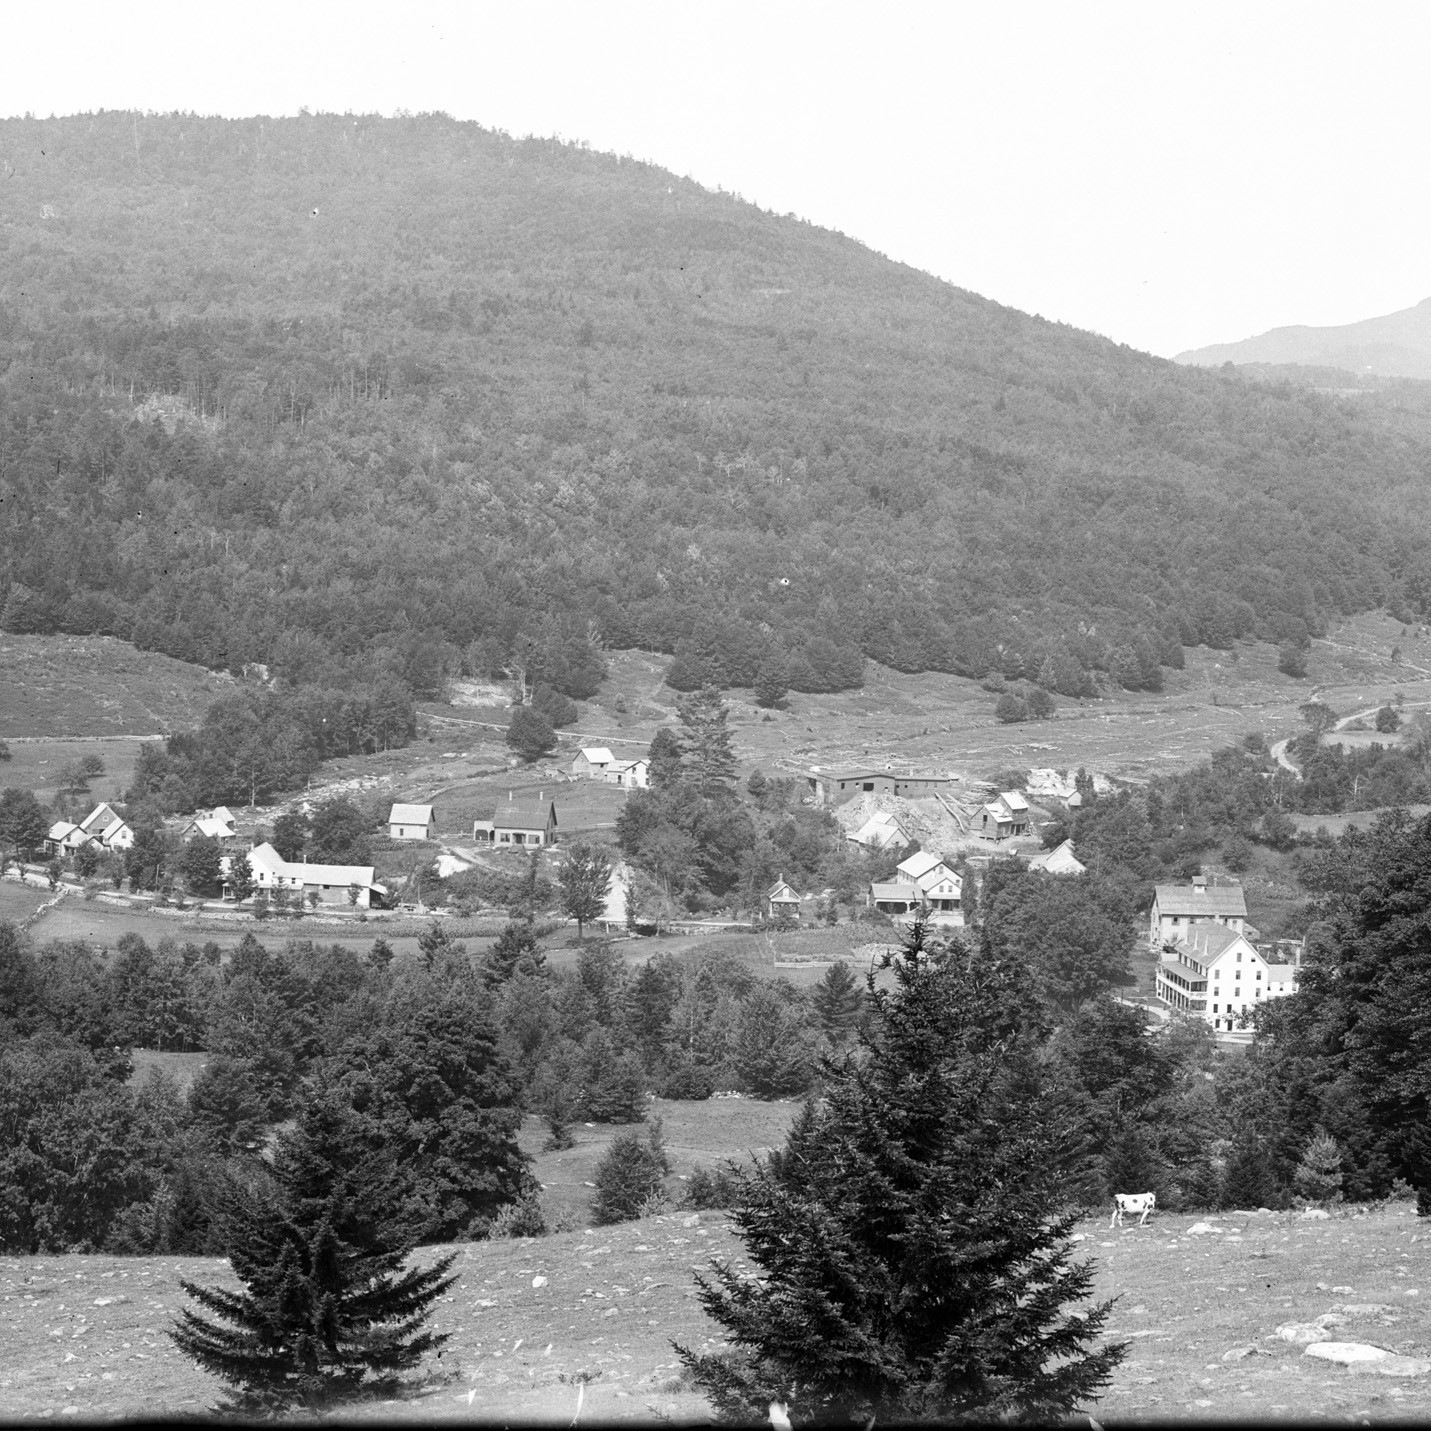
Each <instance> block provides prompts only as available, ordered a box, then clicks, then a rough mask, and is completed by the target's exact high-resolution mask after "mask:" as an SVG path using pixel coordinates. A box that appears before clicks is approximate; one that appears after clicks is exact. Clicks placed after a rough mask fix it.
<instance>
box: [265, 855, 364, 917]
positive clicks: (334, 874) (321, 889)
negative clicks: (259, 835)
mask: <svg viewBox="0 0 1431 1431" xmlns="http://www.w3.org/2000/svg"><path fill="white" fill-rule="evenodd" d="M248 867H249V869H250V871H251V872H252V874H253V883H254V887H255V889H256V890H264V891H267V892H269V893H272V892H273V891H274V890H280V889H281V890H286V891H287V892H288V893H289V894H291V895H295V896H297V897H298V898H300V899H302V900H304V901H305V902H308V903H311V902H312V901H311V900H310V899H309V896H310V895H311V894H315V893H316V894H317V896H318V903H319V904H346V905H355V907H356V908H358V909H370V908H372V902H373V895H374V894H377V895H378V896H379V897H381V896H382V895H385V894H386V893H387V890H386V889H385V888H384V887H383V886H382V885H380V884H378V883H377V882H376V881H375V880H374V878H373V866H372V865H318V864H307V863H303V864H295V863H292V862H290V861H289V860H285V859H284V858H283V857H282V855H280V854H279V853H278V851H277V850H275V849H274V848H273V846H272V845H270V844H268V843H264V844H262V845H259V846H257V847H256V848H255V849H252V850H250V851H249V852H248ZM354 888H356V890H357V897H356V900H355V899H354V898H353V897H352V890H353V889H354Z"/></svg>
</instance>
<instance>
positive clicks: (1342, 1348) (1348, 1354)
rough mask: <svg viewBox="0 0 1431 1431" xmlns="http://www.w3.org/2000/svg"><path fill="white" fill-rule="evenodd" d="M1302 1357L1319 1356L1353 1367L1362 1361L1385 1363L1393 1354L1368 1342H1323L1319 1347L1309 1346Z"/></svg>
mask: <svg viewBox="0 0 1431 1431" xmlns="http://www.w3.org/2000/svg"><path fill="white" fill-rule="evenodd" d="M1302 1355H1303V1356H1319V1357H1321V1358H1322V1359H1323V1360H1324V1361H1335V1362H1340V1363H1341V1364H1342V1365H1343V1366H1351V1365H1352V1364H1353V1363H1354V1362H1360V1361H1384V1360H1385V1359H1386V1358H1387V1357H1389V1356H1390V1355H1391V1353H1390V1352H1389V1351H1387V1350H1386V1349H1385V1348H1384V1347H1374V1346H1371V1345H1370V1344H1368V1343H1367V1342H1334V1341H1323V1342H1322V1343H1321V1344H1320V1345H1319V1346H1309V1347H1308V1348H1307V1349H1306V1351H1304V1352H1303V1353H1302Z"/></svg>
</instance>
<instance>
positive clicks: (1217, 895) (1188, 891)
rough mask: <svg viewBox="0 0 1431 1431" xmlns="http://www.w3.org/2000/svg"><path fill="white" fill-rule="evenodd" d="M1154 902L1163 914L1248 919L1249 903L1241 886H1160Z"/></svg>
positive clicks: (1157, 888) (1155, 891)
mask: <svg viewBox="0 0 1431 1431" xmlns="http://www.w3.org/2000/svg"><path fill="white" fill-rule="evenodd" d="M1153 902H1154V903H1155V904H1156V905H1157V906H1158V913H1159V914H1160V915H1161V914H1177V915H1183V914H1203V915H1218V914H1225V915H1228V916H1230V917H1233V918H1239V919H1246V918H1247V900H1246V897H1245V896H1244V895H1243V893H1242V886H1241V885H1240V884H1210V885H1208V886H1207V887H1206V888H1205V889H1204V888H1194V887H1193V886H1191V885H1186V884H1160V885H1158V886H1156V887H1155V889H1154V892H1153Z"/></svg>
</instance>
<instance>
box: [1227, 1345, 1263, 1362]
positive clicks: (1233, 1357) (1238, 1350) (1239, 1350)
mask: <svg viewBox="0 0 1431 1431" xmlns="http://www.w3.org/2000/svg"><path fill="white" fill-rule="evenodd" d="M1256 1355H1257V1348H1256V1347H1232V1348H1231V1349H1230V1350H1228V1351H1225V1352H1223V1354H1222V1359H1223V1361H1241V1360H1242V1358H1243V1357H1245V1356H1256Z"/></svg>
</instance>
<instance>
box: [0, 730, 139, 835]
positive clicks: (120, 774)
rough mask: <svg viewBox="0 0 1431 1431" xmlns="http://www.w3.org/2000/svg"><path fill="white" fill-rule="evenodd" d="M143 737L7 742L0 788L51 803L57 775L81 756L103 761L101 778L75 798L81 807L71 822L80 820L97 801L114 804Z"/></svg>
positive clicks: (0, 767)
mask: <svg viewBox="0 0 1431 1431" xmlns="http://www.w3.org/2000/svg"><path fill="white" fill-rule="evenodd" d="M144 739H145V738H144V737H140V736H119V737H106V738H105V739H93V740H92V739H87V740H79V739H75V740H11V741H10V742H9V745H10V759H9V760H6V761H3V762H0V785H6V786H14V787H15V788H16V789H18V790H33V791H34V792H35V795H36V796H37V797H38V798H39V799H40V800H41V801H50V800H53V799H54V797H55V794H56V792H57V790H58V787H59V778H60V771H61V769H62V768H63V767H64V766H66V765H73V764H74V762H75V761H77V760H78V759H79V758H80V757H81V756H84V755H97V756H99V758H100V759H101V760H102V761H104V774H103V775H101V776H99V777H98V778H97V779H95V780H92V781H91V782H90V786H89V794H88V795H78V796H76V797H75V802H74V803H75V805H76V807H78V806H81V805H82V806H84V810H83V812H82V813H80V814H77V815H75V816H74V817H73V818H75V819H77V820H82V819H83V818H84V816H85V815H86V814H88V813H89V811H91V810H92V809H94V807H95V806H96V805H98V804H99V802H100V801H101V800H111V801H118V800H119V798H120V796H121V794H122V793H123V792H124V791H125V790H126V789H127V788H128V786H129V782H130V781H131V780H132V779H133V778H134V762H135V761H136V760H137V759H138V758H139V752H140V750H141V749H142V748H143V746H144Z"/></svg>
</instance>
